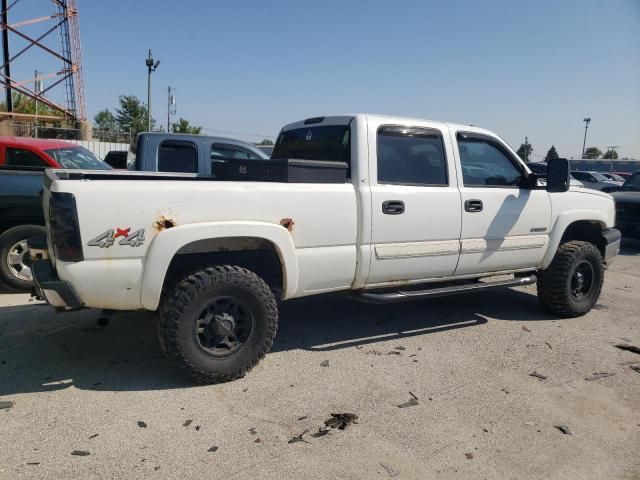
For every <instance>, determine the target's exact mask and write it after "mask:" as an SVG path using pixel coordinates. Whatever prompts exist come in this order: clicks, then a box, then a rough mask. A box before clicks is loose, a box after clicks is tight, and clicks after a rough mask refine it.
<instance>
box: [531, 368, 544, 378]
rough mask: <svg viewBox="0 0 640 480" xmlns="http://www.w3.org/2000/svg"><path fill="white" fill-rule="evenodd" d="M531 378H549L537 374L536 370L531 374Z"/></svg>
mask: <svg viewBox="0 0 640 480" xmlns="http://www.w3.org/2000/svg"><path fill="white" fill-rule="evenodd" d="M529 376H530V377H536V378H539V379H540V380H546V379H547V376H546V375H543V374H541V373H538V372H536V371H535V370H534V371H533V372H531V373H530V374H529Z"/></svg>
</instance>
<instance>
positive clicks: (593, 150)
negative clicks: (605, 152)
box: [584, 147, 602, 160]
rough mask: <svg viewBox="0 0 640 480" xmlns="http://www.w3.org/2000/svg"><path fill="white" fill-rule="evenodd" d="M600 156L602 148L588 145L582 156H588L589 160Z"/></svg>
mask: <svg viewBox="0 0 640 480" xmlns="http://www.w3.org/2000/svg"><path fill="white" fill-rule="evenodd" d="M601 156H602V150H600V149H599V148H598V147H589V148H587V149H586V150H585V151H584V158H588V159H590V160H594V159H596V158H600V157H601Z"/></svg>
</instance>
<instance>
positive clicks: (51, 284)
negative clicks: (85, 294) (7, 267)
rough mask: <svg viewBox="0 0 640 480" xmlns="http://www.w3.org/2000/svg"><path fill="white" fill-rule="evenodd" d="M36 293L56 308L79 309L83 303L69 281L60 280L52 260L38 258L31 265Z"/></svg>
mask: <svg viewBox="0 0 640 480" xmlns="http://www.w3.org/2000/svg"><path fill="white" fill-rule="evenodd" d="M31 271H32V272H33V284H34V287H35V290H36V294H37V295H38V296H40V297H42V298H44V299H45V300H46V301H47V303H48V304H49V305H51V306H52V307H55V308H56V309H64V310H77V309H79V308H82V306H83V304H82V302H81V301H80V299H79V298H78V296H77V295H76V293H75V292H74V291H73V288H71V285H69V283H68V282H65V281H63V280H60V279H59V278H58V275H57V274H56V271H55V270H54V269H53V265H52V264H51V261H50V260H38V261H35V262H33V264H32V265H31Z"/></svg>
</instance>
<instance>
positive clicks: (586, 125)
mask: <svg viewBox="0 0 640 480" xmlns="http://www.w3.org/2000/svg"><path fill="white" fill-rule="evenodd" d="M582 121H583V122H584V140H583V141H582V155H581V157H580V158H584V149H585V148H586V146H587V129H588V128H589V122H590V121H591V118H583V119H582Z"/></svg>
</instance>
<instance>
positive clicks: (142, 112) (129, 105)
mask: <svg viewBox="0 0 640 480" xmlns="http://www.w3.org/2000/svg"><path fill="white" fill-rule="evenodd" d="M147 115H148V113H147V106H146V105H145V104H144V103H142V102H141V101H140V99H139V98H138V97H136V96H135V95H121V96H120V107H119V108H116V123H117V125H118V128H119V129H120V130H121V131H123V132H131V135H136V134H138V133H140V132H146V131H147ZM155 124H156V122H155V120H154V119H153V118H151V131H153V130H154V129H155Z"/></svg>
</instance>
